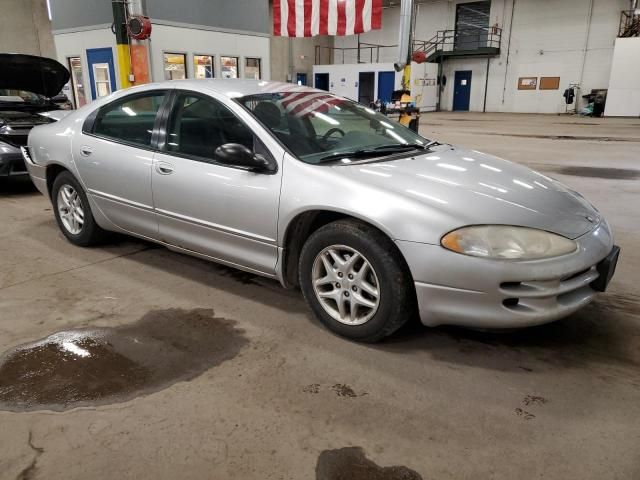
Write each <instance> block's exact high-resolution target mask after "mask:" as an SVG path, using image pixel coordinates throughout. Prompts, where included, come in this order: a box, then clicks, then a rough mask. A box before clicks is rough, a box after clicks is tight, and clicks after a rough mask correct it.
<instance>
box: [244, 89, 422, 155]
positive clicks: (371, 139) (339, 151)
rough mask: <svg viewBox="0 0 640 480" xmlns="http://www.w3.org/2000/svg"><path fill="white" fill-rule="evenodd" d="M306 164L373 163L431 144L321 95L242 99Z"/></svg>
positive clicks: (389, 122)
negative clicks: (359, 160) (354, 161)
mask: <svg viewBox="0 0 640 480" xmlns="http://www.w3.org/2000/svg"><path fill="white" fill-rule="evenodd" d="M238 100H239V101H240V103H241V104H242V105H244V106H245V107H246V108H247V109H248V110H250V111H251V112H252V113H253V114H254V115H255V117H256V118H257V119H258V120H260V122H261V123H262V124H263V125H265V126H266V127H267V128H268V129H269V130H270V131H271V133H273V135H274V136H276V137H277V138H278V139H279V140H280V141H281V142H282V143H283V144H284V145H285V146H286V147H287V148H288V149H289V150H290V151H291V152H292V153H294V154H295V155H296V156H297V157H298V158H299V159H300V160H302V161H304V162H306V163H316V164H317V163H325V162H330V161H341V162H343V163H349V162H351V161H352V160H353V159H361V158H372V157H381V156H386V155H391V154H394V153H398V152H407V151H411V150H414V149H424V148H425V147H426V146H427V144H428V143H429V141H428V140H426V139H425V138H423V137H421V136H420V135H418V134H416V133H414V132H412V131H411V130H409V129H408V128H406V127H404V126H402V125H400V124H399V123H396V122H394V121H392V120H390V119H388V118H387V117H385V116H384V115H382V114H379V113H376V112H374V111H373V110H371V109H370V108H367V107H365V106H364V105H360V104H359V103H356V102H353V101H351V100H347V99H345V98H341V97H337V96H335V95H332V94H329V93H321V92H317V91H305V92H278V93H267V94H258V95H250V96H246V97H242V98H239V99H238Z"/></svg>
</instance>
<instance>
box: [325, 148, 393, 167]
mask: <svg viewBox="0 0 640 480" xmlns="http://www.w3.org/2000/svg"><path fill="white" fill-rule="evenodd" d="M382 155H384V153H382V152H380V151H379V150H372V149H370V148H362V149H359V150H348V151H342V152H334V153H330V154H329V155H325V156H324V157H321V158H320V159H319V160H318V163H324V162H330V161H336V160H342V159H343V158H369V157H377V156H382Z"/></svg>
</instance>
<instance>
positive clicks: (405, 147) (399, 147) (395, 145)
mask: <svg viewBox="0 0 640 480" xmlns="http://www.w3.org/2000/svg"><path fill="white" fill-rule="evenodd" d="M416 148H417V149H418V150H424V149H425V146H424V145H422V144H420V143H390V144H388V145H380V146H378V147H375V148H374V150H378V151H381V150H397V151H403V150H408V149H416Z"/></svg>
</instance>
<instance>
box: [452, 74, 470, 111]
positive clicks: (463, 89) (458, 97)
mask: <svg viewBox="0 0 640 480" xmlns="http://www.w3.org/2000/svg"><path fill="white" fill-rule="evenodd" d="M454 83H455V84H454V86H453V110H454V111H458V112H467V111H469V100H470V99H471V70H458V71H456V75H455V82H454Z"/></svg>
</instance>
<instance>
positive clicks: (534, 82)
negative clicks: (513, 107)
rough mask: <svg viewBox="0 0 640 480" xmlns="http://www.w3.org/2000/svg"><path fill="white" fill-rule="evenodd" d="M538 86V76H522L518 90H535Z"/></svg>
mask: <svg viewBox="0 0 640 480" xmlns="http://www.w3.org/2000/svg"><path fill="white" fill-rule="evenodd" d="M537 88H538V77H520V78H519V79H518V90H535V89H537Z"/></svg>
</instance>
